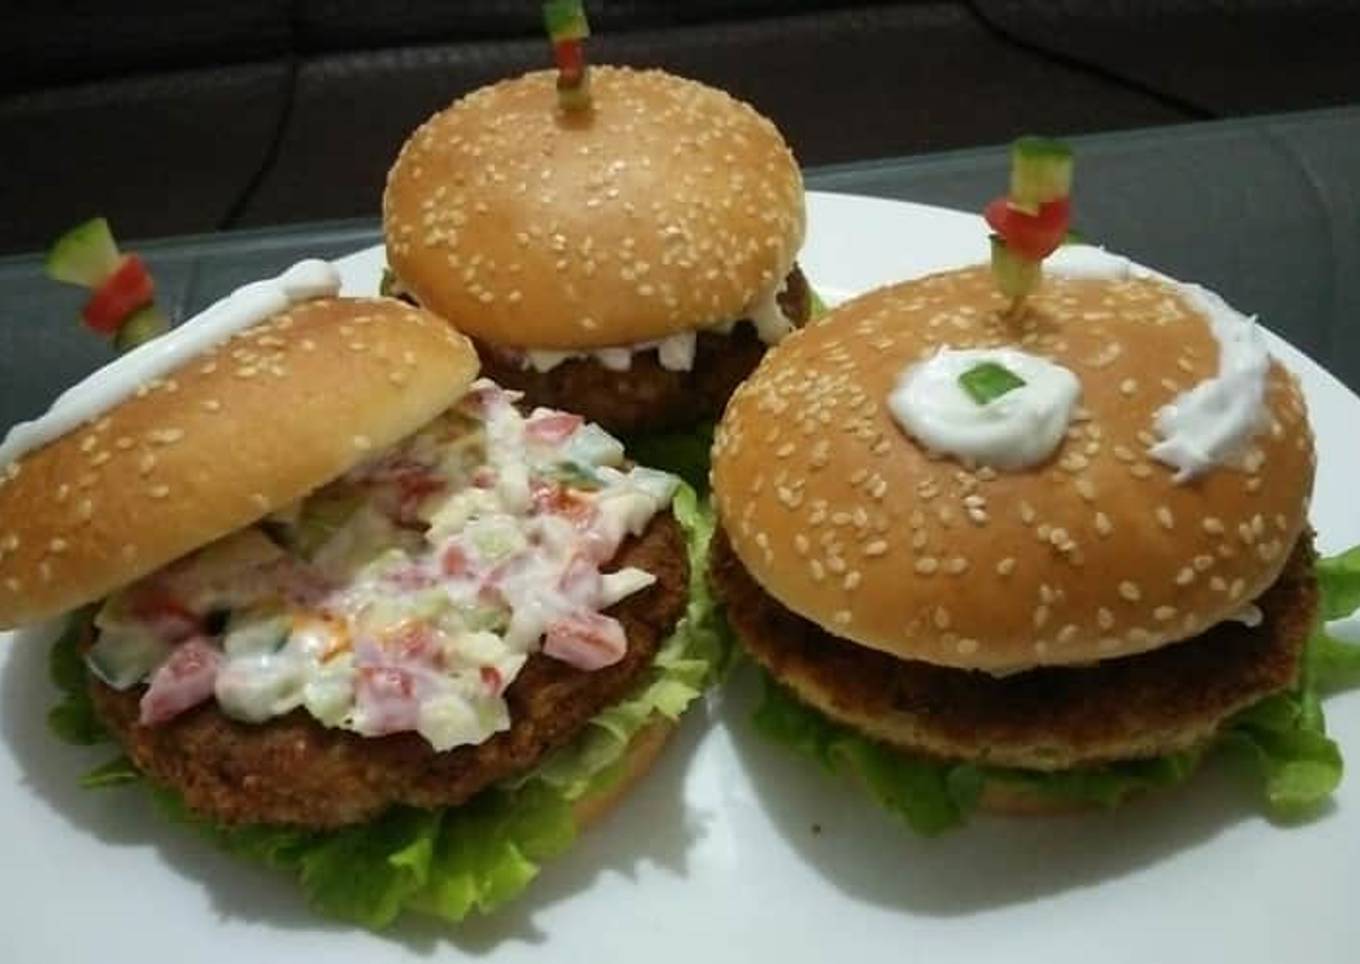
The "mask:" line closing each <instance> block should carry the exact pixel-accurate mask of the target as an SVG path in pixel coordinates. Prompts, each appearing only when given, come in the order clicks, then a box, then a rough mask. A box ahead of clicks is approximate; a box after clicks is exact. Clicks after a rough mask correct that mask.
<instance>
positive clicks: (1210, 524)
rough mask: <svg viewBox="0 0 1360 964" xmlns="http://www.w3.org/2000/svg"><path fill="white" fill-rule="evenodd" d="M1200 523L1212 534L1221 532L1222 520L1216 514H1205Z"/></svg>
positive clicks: (1215, 534) (1220, 533)
mask: <svg viewBox="0 0 1360 964" xmlns="http://www.w3.org/2000/svg"><path fill="white" fill-rule="evenodd" d="M1200 525H1201V526H1203V527H1204V531H1205V532H1207V533H1209V534H1210V535H1212V536H1217V535H1222V534H1223V520H1222V519H1219V518H1218V517H1217V516H1212V515H1210V516H1205V517H1204V520H1203V521H1202V522H1201V523H1200Z"/></svg>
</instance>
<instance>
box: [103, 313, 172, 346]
mask: <svg viewBox="0 0 1360 964" xmlns="http://www.w3.org/2000/svg"><path fill="white" fill-rule="evenodd" d="M169 330H170V319H169V318H167V317H165V312H163V311H161V310H160V309H159V308H157V307H156V306H155V305H147V306H145V307H143V308H139V309H137V311H135V312H133V313H132V316H131V317H130V318H128V320H127V321H125V322H123V324H122V325H121V326H120V327H119V328H118V334H116V335H114V336H113V347H114V348H115V349H116V350H117V351H118V352H119V353H122V352H127V351H132V349H134V348H136V347H137V346H138V345H141V344H143V343H145V342H148V341H151V339H153V338H158V337H160V336H161V335H163V334H165V333H166V332H167V331H169Z"/></svg>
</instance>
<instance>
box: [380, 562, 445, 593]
mask: <svg viewBox="0 0 1360 964" xmlns="http://www.w3.org/2000/svg"><path fill="white" fill-rule="evenodd" d="M382 578H383V581H384V582H386V583H388V584H389V585H391V586H395V587H396V588H398V589H403V590H406V591H407V592H412V591H415V590H418V589H429V588H430V587H431V586H433V585H434V584H435V582H436V581H437V580H436V579H435V577H434V575H433V574H432V573H429V572H427V571H425V570H424V569H422V568H420V566H402V567H400V568H398V569H393V570H392V571H391V572H386V573H383V577H382Z"/></svg>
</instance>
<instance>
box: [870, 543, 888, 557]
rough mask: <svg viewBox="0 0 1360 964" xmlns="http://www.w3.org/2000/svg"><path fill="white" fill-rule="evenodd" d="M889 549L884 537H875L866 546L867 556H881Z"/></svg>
mask: <svg viewBox="0 0 1360 964" xmlns="http://www.w3.org/2000/svg"><path fill="white" fill-rule="evenodd" d="M887 551H888V543H886V542H885V541H883V540H882V539H875V540H874V541H873V542H870V543H869V544H868V545H866V546H865V547H864V554H865V555H866V556H881V555H883V554H884V553H885V552H887Z"/></svg>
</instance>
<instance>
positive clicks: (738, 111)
mask: <svg viewBox="0 0 1360 964" xmlns="http://www.w3.org/2000/svg"><path fill="white" fill-rule="evenodd" d="M590 78H591V81H590V89H591V104H592V106H591V107H590V108H589V109H588V110H583V111H564V110H562V109H560V108H559V106H558V93H557V87H556V72H554V71H540V72H536V73H530V74H526V75H524V76H521V77H517V78H514V79H511V80H506V81H502V82H500V83H497V84H493V85H491V86H489V87H484V88H482V89H480V90H477V91H474V92H473V93H471V94H469V95H467V96H466V97H463V98H462V99H460V100H458V101H456V102H455V103H454V104H453V105H452V106H451V107H449V108H448V109H447V110H444V111H442V112H440V113H438V114H435V115H434V116H433V117H431V118H430V119H429V120H428V121H426V122H425V124H423V125H422V126H421V127H420V128H419V129H417V130H416V132H415V133H414V134H412V135H411V137H410V139H409V140H407V142H406V144H405V146H404V147H403V148H402V150H401V152H400V154H399V155H398V157H397V160H396V163H395V164H394V165H393V166H392V169H391V171H390V173H389V174H388V178H387V188H386V191H385V193H384V195H383V229H384V234H385V237H386V245H387V257H388V261H389V264H390V269H391V272H392V276H393V285H394V290H396V291H399V292H401V293H403V294H405V295H407V296H409V297H410V298H412V299H413V300H414V301H415V302H416V303H418V304H420V305H421V306H423V307H425V308H427V309H429V310H430V311H432V312H434V313H435V314H438V315H440V316H442V317H444V318H446V319H448V320H449V321H450V322H452V323H453V324H454V325H455V326H456V327H457V328H458V329H459V330H460V331H463V332H465V333H467V334H468V335H469V336H470V337H471V338H472V340H473V342H474V343H475V345H476V347H477V352H478V354H479V355H480V356H481V359H482V366H483V370H484V372H485V373H486V374H487V375H488V376H489V377H491V378H493V379H495V380H496V381H497V382H498V383H499V384H501V385H503V386H505V387H507V388H512V389H514V390H516V391H521V392H523V393H524V397H525V399H526V400H527V401H528V402H529V403H530V404H537V405H547V406H552V407H560V408H568V409H570V410H572V411H574V412H578V413H579V414H581V415H584V416H585V417H586V418H587V419H588V420H590V421H593V422H596V423H598V424H599V425H601V426H602V427H604V428H605V429H607V430H608V431H611V432H615V433H623V434H625V435H631V434H634V433H642V432H655V431H658V430H663V429H670V428H677V427H686V426H690V425H693V424H695V423H696V422H701V421H703V420H704V419H709V420H712V419H713V418H716V417H717V415H718V414H719V413H720V412H721V411H722V406H723V404H724V403H725V402H726V400H727V398H728V396H729V395H730V394H731V392H732V389H733V388H735V387H736V385H737V384H738V383H739V382H740V381H741V380H742V379H743V378H745V377H746V376H747V375H749V374H750V372H751V370H752V369H753V368H754V367H755V364H756V362H757V361H758V360H759V358H760V356H761V354H762V353H763V352H764V351H765V349H766V346H768V345H771V344H774V343H777V342H778V341H779V340H780V339H782V338H783V337H784V336H785V335H786V334H788V332H790V331H792V330H793V329H795V328H796V327H797V326H799V325H801V324H802V323H803V322H804V321H805V320H806V319H807V317H808V313H809V310H810V306H811V293H810V291H809V289H808V286H807V283H806V281H805V280H804V278H803V276H802V274H801V272H800V271H799V270H798V267H797V265H796V264H795V260H794V259H795V256H796V254H797V252H798V248H799V246H800V245H801V244H802V241H803V231H804V220H805V218H804V210H803V183H802V177H801V175H800V174H799V170H798V166H797V164H796V163H795V161H794V158H793V155H792V154H791V153H790V151H789V148H788V146H787V145H786V144H785V143H784V140H783V139H782V138H781V137H780V135H779V132H778V131H777V130H776V129H775V127H774V125H773V124H771V123H770V122H769V121H768V120H766V119H765V118H764V117H762V116H761V115H760V114H758V113H757V112H756V111H755V110H754V109H752V108H751V107H750V106H749V105H747V104H745V103H743V102H741V101H739V100H736V99H734V98H733V97H731V96H729V95H727V94H726V93H723V92H722V91H719V90H715V89H713V88H711V87H707V86H705V85H703V84H700V83H697V82H695V81H692V80H686V79H682V78H680V77H676V76H673V75H671V74H668V73H664V72H662V71H658V70H648V71H637V70H630V69H627V68H621V67H608V66H603V67H592V68H591V73H590Z"/></svg>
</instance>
